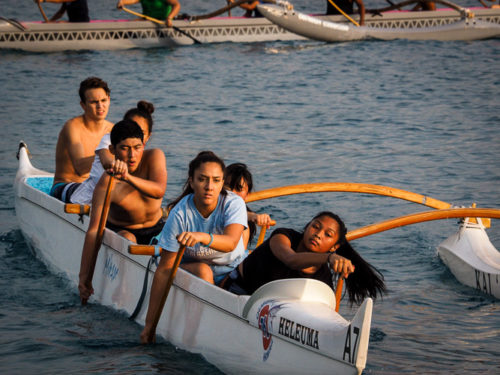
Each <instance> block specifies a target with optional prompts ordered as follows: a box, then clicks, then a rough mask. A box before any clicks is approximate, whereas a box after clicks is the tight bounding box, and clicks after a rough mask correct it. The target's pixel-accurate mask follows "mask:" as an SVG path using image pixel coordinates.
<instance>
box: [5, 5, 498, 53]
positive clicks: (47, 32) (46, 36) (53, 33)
mask: <svg viewBox="0 0 500 375" xmlns="http://www.w3.org/2000/svg"><path fill="white" fill-rule="evenodd" d="M267 9H269V12H270V11H271V10H272V9H273V8H267V6H266V8H264V9H263V13H266V11H267ZM269 12H268V13H269ZM287 14H289V13H287ZM295 14H297V13H295ZM474 14H475V20H477V21H481V22H487V23H488V24H499V23H500V9H486V8H482V9H474ZM268 15H270V13H269V14H268ZM280 17H281V16H280ZM307 17H310V18H307V20H309V23H310V25H314V24H316V26H315V27H317V25H318V23H321V22H323V21H325V22H329V23H328V25H329V24H330V23H334V24H338V25H340V26H338V27H342V28H345V27H350V28H351V29H352V26H349V24H348V22H349V21H347V20H346V19H345V18H344V17H343V16H326V15H313V16H307ZM459 20H460V15H459V13H458V12H456V11H455V10H451V9H440V10H437V11H431V12H405V11H390V12H382V13H379V14H373V15H367V17H366V25H367V27H368V28H370V29H372V30H382V31H384V30H385V31H388V32H392V31H391V30H394V29H404V30H407V29H408V30H412V29H415V28H422V27H425V28H435V27H444V26H445V25H448V24H451V23H454V22H457V21H459ZM276 21H277V22H278V19H276ZM273 22H275V21H274V20H273ZM273 22H271V21H270V20H268V19H266V18H264V17H260V18H245V17H212V18H207V19H199V20H190V19H181V20H175V21H174V26H175V27H176V28H177V29H167V28H165V27H163V26H161V25H159V24H156V23H154V22H151V21H130V20H108V21H105V20H99V21H91V22H88V23H67V22H66V23H42V22H39V21H26V22H25V21H22V22H20V21H16V20H13V19H8V18H6V17H0V49H14V50H22V51H27V52H59V51H77V50H123V49H131V48H161V47H172V46H179V45H192V44H194V43H195V40H196V41H199V42H200V43H203V44H205V43H223V42H233V43H252V42H271V41H290V40H305V39H307V37H311V38H312V37H314V35H311V36H307V37H306V36H303V35H299V34H300V33H301V32H302V31H301V30H297V32H294V31H290V30H288V29H287V27H285V26H279V25H278V24H276V23H273ZM279 22H281V21H279ZM320 29H322V30H323V31H322V34H324V33H325V30H328V29H324V28H323V27H321V28H320ZM344 34H345V33H344ZM345 35H350V33H347V34H345ZM190 36H191V37H190Z"/></svg>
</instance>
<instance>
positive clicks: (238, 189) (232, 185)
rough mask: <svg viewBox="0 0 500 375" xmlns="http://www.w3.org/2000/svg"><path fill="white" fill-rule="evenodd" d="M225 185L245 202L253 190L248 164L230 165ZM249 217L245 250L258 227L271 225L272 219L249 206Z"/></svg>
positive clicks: (225, 177) (245, 234)
mask: <svg viewBox="0 0 500 375" xmlns="http://www.w3.org/2000/svg"><path fill="white" fill-rule="evenodd" d="M224 184H225V187H226V189H227V190H230V191H232V192H233V193H236V194H238V195H239V196H240V197H241V198H242V199H243V200H245V199H246V198H247V196H248V193H250V192H251V191H252V189H253V179H252V174H251V173H250V171H249V170H248V167H247V165H246V164H243V163H234V164H231V165H228V166H227V168H226V173H225V174H224ZM247 215H248V228H247V229H245V230H244V231H243V243H244V245H245V249H247V248H248V244H249V243H250V242H251V241H252V238H253V236H254V235H255V232H256V230H257V225H258V226H262V225H267V226H269V225H270V223H271V217H270V216H269V215H268V214H257V213H255V212H253V211H252V210H251V209H250V208H248V206H247Z"/></svg>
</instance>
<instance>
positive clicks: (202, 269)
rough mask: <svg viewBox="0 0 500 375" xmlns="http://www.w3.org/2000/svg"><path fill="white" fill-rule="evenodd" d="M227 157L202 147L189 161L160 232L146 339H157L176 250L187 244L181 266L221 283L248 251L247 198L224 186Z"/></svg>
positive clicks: (144, 331)
mask: <svg viewBox="0 0 500 375" xmlns="http://www.w3.org/2000/svg"><path fill="white" fill-rule="evenodd" d="M224 170H225V165H224V162H223V161H222V160H221V159H220V158H219V157H218V156H217V155H215V154H214V153H213V152H211V151H202V152H200V153H199V154H198V155H197V156H196V158H195V159H193V160H192V161H191V162H190V163H189V172H188V179H187V181H186V183H185V185H184V191H183V193H182V194H181V195H180V196H179V197H178V198H177V199H175V200H174V201H173V202H172V203H171V204H170V205H169V208H171V209H170V212H169V215H168V218H167V221H166V222H165V226H164V227H163V230H162V231H161V233H160V235H159V236H158V246H160V248H161V249H162V250H163V251H162V252H161V258H160V263H159V265H158V267H157V269H156V272H155V275H154V278H153V284H152V286H151V297H150V300H149V307H148V312H147V315H146V324H145V326H144V330H143V331H142V333H141V341H142V342H143V343H147V342H152V341H153V340H154V335H155V330H156V324H157V323H158V322H157V321H155V317H158V316H159V313H160V312H161V310H162V308H163V306H162V296H163V295H164V294H165V291H166V290H167V280H168V279H169V276H170V273H171V272H172V269H173V265H174V261H175V257H176V253H177V251H178V250H179V247H180V246H185V252H184V256H183V258H182V264H181V267H182V268H184V269H185V270H187V271H189V272H191V273H193V274H195V275H197V276H198V277H201V278H202V279H204V280H206V281H207V282H210V283H215V284H218V283H219V282H220V281H221V280H222V279H223V278H224V277H225V276H226V275H227V274H228V273H229V272H231V271H232V270H233V269H234V268H235V267H236V266H237V265H238V264H239V263H241V261H242V260H243V259H244V257H245V256H246V251H245V247H244V246H243V237H242V234H243V230H244V229H245V228H246V227H247V211H246V207H245V202H244V201H243V199H241V197H239V196H238V195H236V194H234V193H233V192H230V191H227V190H225V189H223V187H224Z"/></svg>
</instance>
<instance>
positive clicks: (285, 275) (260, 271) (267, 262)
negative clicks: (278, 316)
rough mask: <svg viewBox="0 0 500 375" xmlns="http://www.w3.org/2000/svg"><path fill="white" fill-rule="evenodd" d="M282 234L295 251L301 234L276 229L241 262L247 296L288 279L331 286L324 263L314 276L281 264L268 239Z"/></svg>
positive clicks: (291, 230) (284, 229)
mask: <svg viewBox="0 0 500 375" xmlns="http://www.w3.org/2000/svg"><path fill="white" fill-rule="evenodd" d="M277 234H283V235H285V236H286V237H288V239H290V242H291V245H292V249H293V250H296V249H297V248H298V246H299V243H300V241H301V240H302V233H300V232H297V231H296V230H294V229H288V228H278V229H276V230H274V231H273V233H272V234H271V236H270V237H269V238H268V239H267V240H266V241H264V242H263V243H262V244H261V245H260V246H259V247H257V248H256V249H255V250H254V251H252V252H251V253H250V255H249V256H248V257H247V258H246V259H245V260H244V261H243V275H244V276H243V281H244V282H243V283H242V284H243V285H241V287H242V288H244V289H245V290H246V291H247V292H248V293H249V294H252V293H253V292H255V291H256V290H257V289H258V288H259V287H260V286H262V285H264V284H266V283H268V282H270V281H274V280H279V279H290V278H310V279H316V280H319V281H323V282H324V283H326V284H328V285H329V286H330V288H332V289H333V286H332V277H331V275H330V271H329V270H328V267H327V266H326V263H325V264H324V265H323V266H321V267H320V268H319V269H318V271H316V273H314V274H308V275H306V274H303V273H302V272H300V271H298V270H292V269H290V268H288V267H287V266H286V265H285V264H284V263H283V262H281V261H280V260H279V259H278V258H276V257H275V256H274V254H273V252H272V251H271V247H270V246H269V241H270V239H271V238H272V237H273V236H275V235H277Z"/></svg>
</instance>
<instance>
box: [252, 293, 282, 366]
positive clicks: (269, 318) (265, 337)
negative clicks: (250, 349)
mask: <svg viewBox="0 0 500 375" xmlns="http://www.w3.org/2000/svg"><path fill="white" fill-rule="evenodd" d="M275 303H276V301H275V300H267V301H265V302H264V303H263V304H262V305H261V306H260V307H259V309H258V310H257V322H258V323H259V329H260V330H261V331H262V347H263V348H264V355H263V357H262V360H263V361H264V362H265V361H267V359H268V358H269V354H271V349H272V347H273V335H272V334H271V333H270V332H271V331H272V326H273V318H274V317H275V316H276V313H277V312H278V311H279V310H281V308H282V307H283V305H284V304H278V305H274V304H275Z"/></svg>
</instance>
